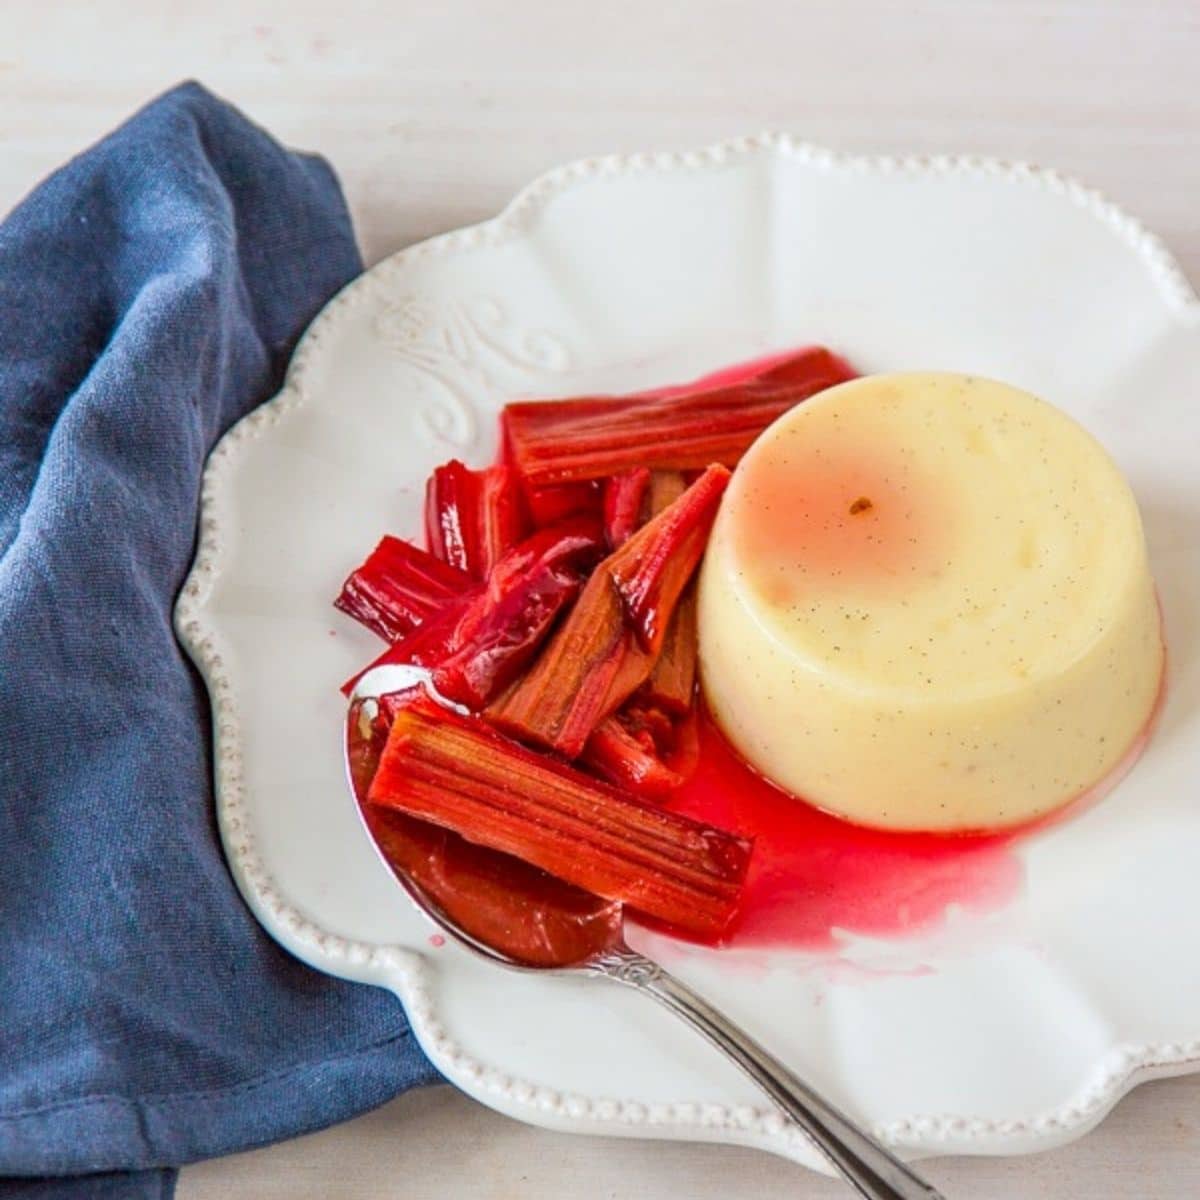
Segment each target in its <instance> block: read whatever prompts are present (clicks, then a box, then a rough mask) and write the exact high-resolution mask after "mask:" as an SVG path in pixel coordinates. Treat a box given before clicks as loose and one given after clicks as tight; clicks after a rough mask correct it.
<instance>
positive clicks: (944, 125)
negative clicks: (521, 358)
mask: <svg viewBox="0 0 1200 1200" xmlns="http://www.w3.org/2000/svg"><path fill="white" fill-rule="evenodd" d="M1197 63H1200V3H1197V0H1142V2H1140V3H1139V2H1135V0H907V2H900V0H810V2H807V3H789V2H787V0H773V2H771V0H740V2H738V3H721V2H717V0H691V2H687V0H658V2H657V3H647V2H646V0H636V2H635V0H620V2H615V3H604V2H603V0H589V2H586V3H584V2H582V0H509V2H507V3H498V2H495V0H476V2H471V0H441V2H436V0H431V2H428V3H416V2H413V0H407V2H405V0H402V2H400V3H392V4H385V3H374V4H372V3H364V2H361V0H337V2H336V3H334V2H326V3H319V2H317V0H290V2H289V3H286V4H285V3H279V2H275V3H254V2H249V3H247V2H246V0H205V3H203V4H188V3H184V0H175V2H165V0H124V2H122V3H116V2H111V0H109V2H104V0H102V2H99V3H81V2H79V0H60V2H59V3H56V4H53V5H48V4H45V3H42V4H29V3H27V2H25V0H0V211H4V210H7V208H9V207H10V206H11V205H12V204H14V203H16V201H17V200H19V199H20V197H21V196H22V195H23V194H24V193H25V192H26V191H28V189H29V188H30V187H31V186H33V184H35V183H36V182H37V181H38V179H39V178H41V177H42V176H43V175H45V174H46V173H47V172H48V171H50V170H52V169H53V168H54V167H55V166H57V165H58V164H59V163H61V162H62V161H63V160H64V159H65V158H67V157H69V156H70V155H71V154H72V153H74V152H76V151H77V150H79V149H80V148H82V147H83V146H84V145H86V144H87V143H88V142H90V141H92V140H94V139H95V138H97V137H99V136H100V135H101V134H102V133H104V132H105V131H106V130H107V129H109V128H110V127H111V126H112V125H114V124H115V123H116V122H118V121H119V120H120V119H121V118H122V117H124V116H125V115H127V114H128V113H129V112H130V111H131V110H132V109H133V108H134V107H136V105H137V104H139V103H140V102H141V101H143V100H145V99H146V98H148V97H149V96H151V95H153V94H154V93H155V92H157V91H159V90H161V89H162V88H165V87H167V86H169V85H170V84H171V83H173V82H175V81H177V80H179V79H182V78H187V77H194V78H199V79H201V80H202V81H203V82H205V83H207V84H208V85H209V86H210V87H212V88H214V89H215V90H217V91H219V92H221V93H222V94H224V95H225V96H226V97H228V98H229V99H231V100H232V101H234V102H235V103H237V104H239V105H241V106H242V107H243V108H244V109H245V110H246V111H247V112H248V113H249V114H250V115H251V116H253V117H254V118H255V119H257V120H258V121H260V122H261V123H263V124H264V125H266V126H268V127H269V128H270V129H271V130H273V131H274V132H275V133H276V134H277V135H278V136H279V137H281V138H282V139H283V140H285V141H286V142H288V143H290V144H291V145H294V146H297V147H302V148H306V149H312V150H316V151H319V152H321V153H323V154H325V155H326V156H327V157H329V158H330V159H331V160H332V162H333V163H334V165H335V167H336V168H337V170H338V171H339V173H340V174H341V177H342V180H343V183H344V185H345V188H346V192H347V195H348V196H349V199H350V203H351V207H352V209H353V212H354V216H355V219H356V221H357V226H358V231H359V237H360V240H361V244H362V247H363V252H364V254H365V256H366V258H367V260H368V261H369V262H374V261H376V260H377V259H379V258H380V257H382V256H383V255H385V254H387V253H389V252H390V251H392V250H395V249H398V248H399V247H401V246H404V245H406V244H408V243H409V242H412V241H413V240H415V239H418V238H422V237H425V236H427V235H429V234H431V233H435V232H438V231H441V230H445V229H450V228H453V227H455V226H458V225H461V224H464V223H466V222H471V221H475V220H479V219H481V218H484V217H487V216H489V215H491V214H492V213H493V212H495V211H496V210H497V209H498V208H499V207H500V206H501V205H503V203H504V202H505V201H506V200H507V199H508V198H509V196H510V195H511V194H512V193H513V192H514V191H516V190H517V189H518V188H519V187H521V186H522V185H523V184H524V183H526V182H527V181H528V180H530V179H531V178H533V177H534V176H535V175H537V174H538V173H539V172H541V171H543V170H545V169H547V168H549V167H551V166H554V165H556V164H557V163H559V162H562V161H564V160H568V159H572V158H576V157H581V156H585V155H590V154H596V153H603V152H607V151H614V150H639V149H647V150H653V149H683V148H689V147H694V146H700V145H704V144H706V143H708V142H710V141H713V140H716V139H719V138H723V137H728V136H732V135H736V134H741V133H748V132H757V131H759V130H761V129H765V128H775V129H784V130H788V131H790V132H792V133H795V134H797V135H799V136H801V137H805V138H808V139H811V140H814V141H819V142H823V143H826V144H828V145H830V146H833V147H835V148H838V149H845V150H864V151H887V152H893V151H894V152H938V151H950V152H971V153H981V154H992V155H998V156H1000V157H1003V158H1010V159H1024V160H1029V161H1033V162H1037V163H1042V164H1049V165H1053V166H1056V167H1058V168H1060V169H1061V170H1064V171H1067V172H1069V173H1071V174H1074V175H1076V176H1078V177H1080V178H1081V179H1083V180H1084V181H1085V182H1087V183H1089V184H1091V185H1093V186H1096V187H1099V188H1100V189H1101V190H1103V191H1104V192H1106V193H1107V194H1109V195H1110V196H1111V197H1112V198H1113V199H1115V200H1117V201H1118V202H1119V203H1121V204H1122V205H1124V206H1125V207H1126V208H1128V209H1129V210H1130V211H1132V212H1133V213H1134V214H1135V215H1137V216H1138V217H1140V218H1141V219H1142V220H1143V221H1145V222H1146V223H1147V224H1148V225H1149V226H1150V227H1151V228H1152V229H1154V230H1155V231H1157V232H1158V233H1159V234H1161V235H1162V236H1163V237H1164V238H1165V239H1166V241H1167V243H1168V245H1169V246H1170V247H1171V248H1172V250H1173V251H1174V253H1175V254H1176V256H1177V257H1178V258H1179V259H1180V261H1181V262H1182V264H1183V266H1184V269H1185V270H1186V271H1187V272H1188V273H1189V275H1190V276H1191V278H1192V279H1193V280H1196V279H1200V86H1198V85H1197V82H1196V79H1197V77H1198V73H1197V69H1196V64H1197ZM927 1169H928V1174H929V1175H930V1177H931V1178H932V1179H933V1180H934V1182H936V1183H937V1184H938V1185H939V1186H940V1187H942V1188H943V1190H944V1191H945V1193H946V1195H947V1197H948V1198H949V1200H959V1198H967V1197H969V1198H970V1200H1000V1198H1001V1197H1004V1198H1005V1200H1009V1198H1012V1197H1022V1198H1026V1197H1055V1198H1059V1197H1062V1198H1074V1197H1079V1198H1081V1200H1093V1198H1104V1200H1122V1198H1125V1197H1129V1198H1133V1197H1136V1198H1137V1200H1193V1198H1194V1197H1197V1196H1200V1077H1193V1078H1190V1079H1179V1080H1174V1081H1170V1082H1165V1083H1159V1084H1155V1085H1152V1086H1148V1087H1145V1088H1142V1089H1139V1090H1138V1091H1136V1092H1135V1093H1134V1094H1133V1095H1132V1096H1130V1097H1129V1098H1128V1099H1127V1100H1125V1101H1124V1102H1123V1103H1122V1104H1121V1105H1120V1107H1119V1108H1118V1110H1117V1111H1116V1112H1115V1113H1114V1115H1113V1116H1112V1117H1110V1119H1109V1120H1108V1121H1106V1122H1105V1123H1104V1124H1103V1125H1102V1126H1101V1127H1100V1128H1099V1129H1098V1130H1097V1131H1096V1132H1094V1133H1092V1134H1091V1135H1089V1136H1088V1137H1086V1138H1084V1139H1083V1140H1082V1141H1079V1142H1077V1143H1075V1144H1074V1145H1072V1146H1069V1147H1067V1148H1065V1149H1062V1150H1058V1151H1053V1152H1051V1153H1047V1154H1043V1155H1038V1156H1034V1157H1031V1158H1025V1159H991V1160H971V1159H955V1160H939V1161H934V1162H931V1163H930V1164H928V1168H927ZM179 1195H180V1196H181V1197H182V1198H183V1200H216V1198H217V1197H229V1196H252V1197H255V1198H256V1200H275V1198H279V1200H318V1198H320V1200H324V1198H326V1197H335V1196H337V1197H340V1196H353V1197H362V1198H364V1200H365V1198H374V1197H379V1198H380V1200H383V1198H385V1197H386V1198H391V1197H396V1198H400V1197H403V1198H404V1200H425V1198H429V1200H434V1198H437V1200H442V1198H444V1200H475V1198H480V1200H482V1198H485V1197H486V1198H488V1200H509V1198H510V1197H521V1198H528V1200H558V1198H560V1197H572V1198H573V1200H610V1198H611V1200H618V1198H621V1200H623V1198H625V1197H629V1198H630V1200H634V1198H637V1200H657V1198H659V1197H668V1196H670V1197H675V1196H678V1197H686V1198H689V1200H708V1198H714V1200H715V1198H716V1197H721V1198H722V1200H726V1198H728V1197H732V1196H739V1197H740V1196H747V1197H749V1196H753V1197H755V1198H757V1200H775V1198H779V1200H782V1198H784V1197H788V1198H789V1200H790V1198H792V1197H811V1198H813V1200H819V1198H822V1197H829V1198H830V1200H832V1198H833V1197H838V1196H845V1195H847V1192H846V1190H845V1189H844V1188H842V1187H840V1186H839V1185H837V1184H835V1183H833V1182H832V1181H828V1180H824V1179H821V1178H819V1177H817V1176H814V1175H811V1174H809V1173H806V1172H804V1171H803V1170H801V1169H799V1168H797V1167H795V1166H792V1165H790V1164H788V1163H786V1162H783V1161H780V1160H776V1159H773V1158H770V1157H768V1156H766V1155H763V1154H759V1153H755V1152H751V1151H746V1150H737V1149H731V1148H727V1147H719V1146H695V1145H686V1144H682V1143H659V1142H618V1141H613V1140H608V1139H591V1138H582V1137H569V1136H565V1135H556V1134H550V1133H546V1132H543V1131H539V1130H536V1129H532V1128H529V1127H526V1126H522V1125H519V1124H517V1123H515V1122H512V1121H508V1120H506V1119H504V1118H502V1117H499V1116H497V1115H495V1114H494V1113H491V1112H490V1111H488V1110H485V1109H483V1108H481V1107H479V1106H477V1105H475V1104H474V1103H472V1102H471V1101H469V1100H467V1099H465V1098H464V1097H462V1096H460V1095H458V1094H456V1093H454V1092H452V1091H450V1090H449V1089H447V1088H435V1089H430V1090H428V1091H424V1092H421V1093H418V1094H415V1095H411V1096H406V1097H403V1098H401V1099H399V1100H397V1101H395V1102H393V1103H392V1104H389V1105H387V1106H385V1107H383V1108H381V1109H379V1110H377V1111H376V1112H374V1113H370V1114H368V1115H366V1116H363V1117H360V1118H359V1119H358V1120H356V1121H352V1122H349V1123H347V1124H345V1125H343V1126H340V1127H338V1128H336V1129H332V1130H327V1131H325V1132H323V1133H319V1134H315V1135H312V1136H310V1137H307V1138H302V1139H299V1140H296V1141H294V1142H290V1143H286V1144H284V1145H280V1146H275V1147H271V1148H268V1149H265V1150H260V1151H257V1152H254V1153H251V1154H247V1155H240V1156H237V1157H234V1158H230V1159H225V1160H220V1161H217V1162H212V1163H205V1164H200V1165H197V1166H194V1167H189V1168H187V1169H186V1170H185V1171H184V1172H183V1175H182V1178H181V1182H180V1188H179Z"/></svg>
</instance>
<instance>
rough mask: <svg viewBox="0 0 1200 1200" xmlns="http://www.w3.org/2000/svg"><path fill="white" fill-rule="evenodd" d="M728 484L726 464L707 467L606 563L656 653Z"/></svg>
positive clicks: (640, 634)
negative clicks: (685, 489) (676, 498)
mask: <svg viewBox="0 0 1200 1200" xmlns="http://www.w3.org/2000/svg"><path fill="white" fill-rule="evenodd" d="M728 483H729V470H728V468H726V467H721V466H711V467H709V468H708V470H707V471H705V472H704V474H703V475H701V476H700V478H699V479H697V480H696V482H695V483H693V484H692V486H691V487H690V488H688V489H687V491H686V492H684V493H683V495H682V496H680V497H679V499H678V500H676V501H675V502H674V503H673V504H669V505H668V506H667V507H666V508H664V509H663V510H662V512H660V513H659V514H658V515H657V516H656V517H655V518H654V519H653V520H652V521H650V522H649V523H648V524H646V525H643V526H642V528H641V529H639V530H638V531H637V533H635V534H634V535H633V537H631V538H630V539H629V541H627V542H626V543H625V545H624V546H622V547H621V549H620V550H618V551H617V552H616V553H615V554H613V555H612V556H611V557H610V558H608V559H607V560H606V562H605V564H604V565H605V566H607V569H608V571H609V573H610V574H611V576H612V580H613V583H614V584H615V586H616V588H617V591H618V592H619V593H620V595H621V599H622V600H623V601H624V603H625V610H626V613H627V615H628V618H629V622H630V624H631V625H632V626H633V628H634V630H635V632H636V633H637V635H638V638H639V640H640V641H641V643H642V645H644V646H645V647H646V648H647V649H650V650H652V651H654V652H655V653H656V654H657V652H658V651H659V650H660V649H661V647H662V642H663V638H664V637H665V636H666V632H667V625H668V623H669V621H670V618H671V614H672V613H673V612H674V611H675V606H676V604H677V603H678V601H679V597H680V595H681V593H682V592H683V589H684V588H685V587H686V586H687V583H688V580H689V579H691V577H692V573H693V572H694V571H695V569H696V566H697V564H698V563H699V562H700V559H701V558H702V557H703V555H704V547H705V546H706V545H707V544H708V534H709V530H710V529H712V523H713V521H714V520H715V519H716V515H717V506H718V505H719V504H720V502H721V496H722V495H723V494H724V492H725V487H726V485H727V484H728Z"/></svg>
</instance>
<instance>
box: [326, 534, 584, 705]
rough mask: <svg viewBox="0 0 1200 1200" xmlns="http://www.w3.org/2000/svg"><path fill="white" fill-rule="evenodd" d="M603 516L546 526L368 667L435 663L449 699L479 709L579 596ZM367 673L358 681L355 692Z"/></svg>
mask: <svg viewBox="0 0 1200 1200" xmlns="http://www.w3.org/2000/svg"><path fill="white" fill-rule="evenodd" d="M603 538H604V535H603V531H602V529H601V527H600V523H599V521H598V520H595V519H593V518H590V517H576V518H572V519H571V520H569V521H564V522H562V523H561V524H559V525H556V526H553V527H551V528H548V529H540V530H538V531H537V532H536V533H534V534H531V535H530V536H529V537H528V538H526V539H525V540H524V541H523V542H521V543H520V544H519V545H517V546H514V547H513V548H512V549H510V550H509V551H508V552H507V553H506V554H505V555H504V556H503V557H502V558H501V559H500V561H499V562H498V563H497V564H496V566H495V568H494V569H493V571H492V573H491V576H490V577H489V579H488V581H487V583H485V584H479V585H477V586H476V587H474V588H473V589H471V590H470V591H468V592H466V593H464V594H463V595H462V596H459V597H458V598H456V599H455V600H453V601H451V602H450V603H449V604H447V605H446V606H445V607H444V608H443V609H442V610H441V611H440V612H439V613H437V614H436V615H435V616H433V617H431V618H430V619H429V620H428V621H427V622H426V623H425V624H424V625H422V626H420V627H419V628H418V629H416V630H415V631H413V632H412V633H411V634H409V635H408V636H407V637H406V638H404V639H403V640H402V641H400V642H397V643H396V644H395V645H394V646H392V647H391V648H390V649H389V650H387V651H386V652H385V653H383V654H382V655H380V657H379V658H377V659H376V660H375V661H374V662H373V663H371V664H370V666H369V667H367V668H366V669H365V670H371V669H372V668H373V667H378V666H384V665H390V664H398V663H411V664H415V665H417V666H423V667H429V668H430V669H431V670H432V672H433V679H434V686H435V687H436V688H437V689H438V690H439V691H440V692H442V694H443V695H445V696H446V697H447V698H449V699H452V700H457V701H458V702H459V703H460V704H465V705H467V706H468V707H470V708H478V707H481V706H482V705H483V704H485V703H486V702H487V701H488V700H489V699H490V698H491V697H492V696H493V695H495V694H496V693H497V692H498V691H500V690H501V689H502V688H504V687H506V686H507V685H508V684H509V683H510V682H511V681H512V680H513V679H514V678H515V677H516V676H517V674H518V673H519V672H520V671H521V670H522V668H523V667H524V666H525V665H526V664H527V663H528V662H529V661H530V660H531V659H532V658H533V656H534V655H535V654H536V652H537V650H538V648H539V646H540V645H541V644H542V642H543V641H544V639H545V638H546V636H547V635H548V634H549V632H550V629H551V627H552V625H553V624H554V622H555V619H556V618H557V616H558V614H559V613H560V612H561V611H562V610H563V609H564V608H566V607H567V606H568V605H569V604H570V603H571V602H572V601H573V600H574V599H575V597H576V596H577V595H578V594H579V589H580V587H581V586H582V581H583V573H584V572H585V571H586V570H587V569H588V568H589V567H590V566H591V565H592V564H593V563H594V562H595V561H596V559H598V558H599V557H600V555H601V554H602V553H603ZM363 674H365V671H362V672H359V674H358V675H356V676H355V677H354V678H353V679H352V680H350V681H349V682H348V683H347V684H346V685H345V687H344V688H343V690H344V691H347V692H349V691H350V690H351V689H352V688H353V686H354V684H355V683H356V682H357V681H358V679H359V678H361V676H362V675H363Z"/></svg>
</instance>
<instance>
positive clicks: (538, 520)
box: [525, 480, 604, 529]
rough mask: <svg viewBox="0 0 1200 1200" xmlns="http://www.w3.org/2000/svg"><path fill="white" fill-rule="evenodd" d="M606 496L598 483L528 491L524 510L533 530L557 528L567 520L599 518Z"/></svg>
mask: <svg viewBox="0 0 1200 1200" xmlns="http://www.w3.org/2000/svg"><path fill="white" fill-rule="evenodd" d="M603 499H604V492H603V489H602V488H601V486H600V482H599V480H588V481H586V482H584V483H563V484H558V485H557V486H553V485H552V486H550V487H541V488H530V487H526V488H525V507H526V508H527V509H528V510H529V518H530V520H531V521H532V522H533V524H534V526H535V527H537V528H539V529H540V528H541V527H542V526H544V525H554V524H557V523H558V522H559V521H565V520H566V519H567V518H568V517H575V516H579V515H581V514H584V513H596V514H599V513H600V512H601V510H602V508H603Z"/></svg>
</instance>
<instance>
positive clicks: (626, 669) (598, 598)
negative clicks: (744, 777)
mask: <svg viewBox="0 0 1200 1200" xmlns="http://www.w3.org/2000/svg"><path fill="white" fill-rule="evenodd" d="M728 477H729V472H728V471H727V470H726V469H725V468H724V467H720V466H715V467H712V468H710V469H709V470H708V471H706V472H705V474H704V475H703V476H702V477H701V479H700V480H698V481H697V482H696V483H695V484H693V485H692V487H690V488H689V489H688V490H687V491H686V492H684V494H683V495H682V496H680V497H679V499H678V500H676V501H675V503H674V504H671V505H669V506H668V507H667V508H665V509H664V510H663V511H662V512H661V513H659V515H658V516H657V517H655V518H654V520H652V521H650V522H649V523H648V524H646V525H644V526H643V527H642V528H641V529H640V530H638V532H637V533H636V534H635V535H634V536H633V537H632V538H630V539H629V541H627V542H626V543H625V545H624V546H622V547H621V549H620V550H617V551H615V552H614V553H613V554H611V555H609V557H608V558H606V559H605V560H604V561H603V562H602V563H601V564H600V565H599V566H598V567H597V568H596V570H595V572H593V574H592V577H591V578H590V579H589V580H588V582H587V585H586V587H585V588H584V590H583V592H582V594H581V595H580V597H579V600H578V601H577V603H576V604H575V606H574V608H572V610H571V611H570V613H569V614H568V615H567V617H566V619H565V620H564V621H563V623H562V624H561V625H560V626H559V627H558V629H557V630H556V631H555V633H554V635H553V636H552V637H551V638H550V640H549V642H548V643H547V644H546V646H545V648H544V649H543V650H542V652H541V653H540V654H539V655H538V658H537V660H536V661H535V662H534V664H533V666H532V667H531V668H530V669H529V671H528V672H527V673H526V674H525V675H524V676H522V677H521V678H520V679H518V680H517V682H516V683H514V684H513V685H512V686H511V687H510V688H509V689H508V690H507V691H506V692H504V693H502V694H501V695H500V696H499V697H498V698H497V699H496V700H495V701H494V702H493V703H492V705H491V706H490V707H489V708H488V710H487V712H488V717H489V719H490V720H491V721H492V722H493V723H494V724H495V725H496V726H497V727H498V728H500V729H503V730H504V731H505V732H506V733H510V734H512V735H513V736H514V737H518V738H520V739H521V740H523V741H527V742H529V743H530V744H532V745H535V746H540V747H543V748H545V749H550V750H555V751H557V752H558V753H559V754H562V755H563V756H564V757H566V758H571V759H573V758H577V757H578V756H579V754H580V753H582V751H583V748H584V745H585V744H586V742H587V740H588V738H589V737H590V736H591V734H592V731H593V730H594V729H595V728H596V727H597V726H598V725H599V724H600V722H601V721H603V720H604V718H605V717H607V716H609V715H611V714H612V713H614V712H615V711H616V710H617V709H618V708H620V707H621V705H622V704H623V703H624V702H625V701H626V700H627V699H628V698H629V697H630V696H631V695H632V694H633V693H634V692H635V691H636V690H637V689H638V688H639V687H641V686H642V684H644V683H645V682H646V680H647V679H648V678H649V677H650V673H651V671H652V670H653V668H654V663H655V660H656V658H657V656H658V652H659V650H660V648H661V643H662V639H663V636H664V634H665V631H666V629H667V627H668V625H669V623H670V619H671V613H672V611H673V609H674V606H675V603H676V601H677V600H678V598H679V594H680V592H681V591H682V589H683V588H684V587H685V586H686V584H687V582H688V579H689V578H690V577H691V575H692V573H693V572H694V571H695V568H696V565H697V563H698V562H699V559H700V555H701V554H702V552H703V549H704V542H705V540H706V538H707V536H708V529H709V527H710V526H711V524H712V520H713V518H714V517H715V515H716V506H717V503H718V502H719V500H720V495H721V491H722V490H723V489H724V486H725V481H726V480H727V479H728ZM623 586H626V587H628V598H627V596H626V594H625V593H624V592H623V591H622V587H623ZM631 601H632V603H631ZM635 621H636V622H637V623H636V624H635V623H634V622H635Z"/></svg>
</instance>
